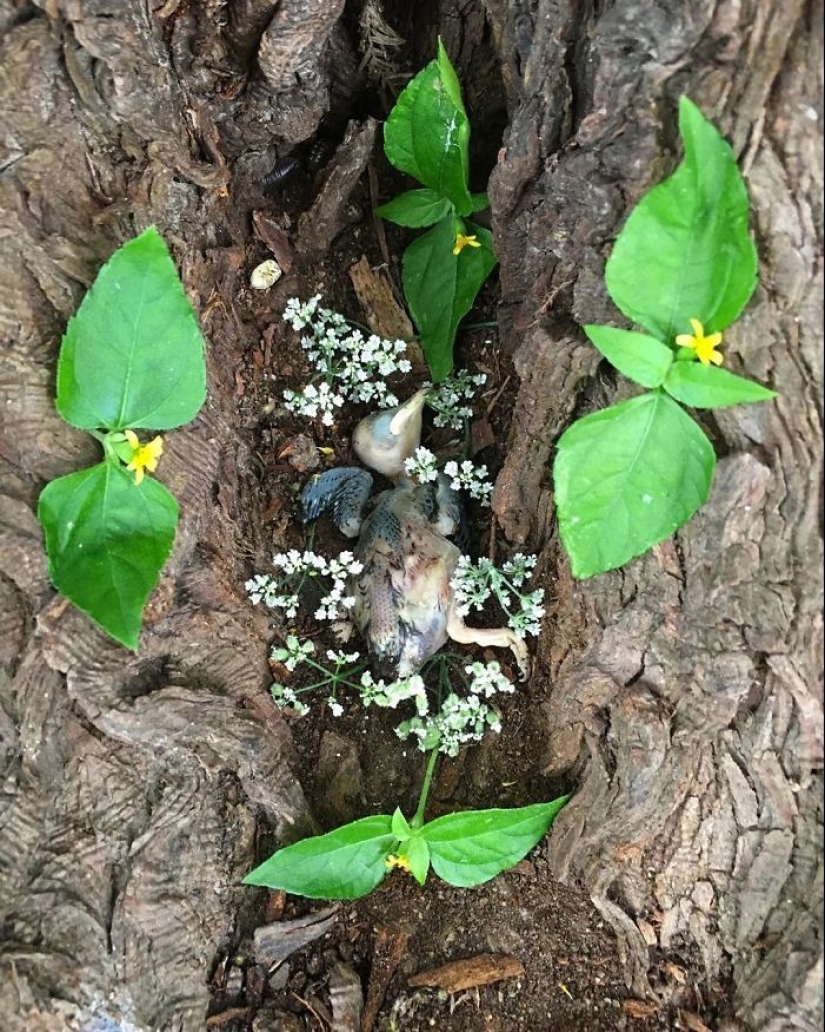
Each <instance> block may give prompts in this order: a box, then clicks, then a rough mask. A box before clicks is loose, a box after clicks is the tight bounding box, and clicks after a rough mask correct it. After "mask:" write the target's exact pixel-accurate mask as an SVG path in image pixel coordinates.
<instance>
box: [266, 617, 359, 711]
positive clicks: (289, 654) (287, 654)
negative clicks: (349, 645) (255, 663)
mask: <svg viewBox="0 0 825 1032" xmlns="http://www.w3.org/2000/svg"><path fill="white" fill-rule="evenodd" d="M313 652H315V645H314V643H313V642H311V641H305V642H303V643H301V642H300V641H299V640H298V638H297V637H296V636H295V635H294V634H288V635H287V636H286V645H285V647H283V648H278V647H277V646H275V647H274V648H273V649H272V651H271V652H270V657H271V658H272V659H273V660H276V661H277V662H278V663H283V665H284V666H285V667H286V668H287V670H289V671H294V670H295V668H296V667H298V666H300V665H301V664H302V663H308V664H309V665H310V666H311V667H313V669H315V670H316V671H318V673H319V674H321V678H320V680H318V681H316V682H315V683H314V684H310V685H307V686H306V687H304V688H299V689H297V690H296V689H294V688H288V687H287V686H286V685H283V684H277V683H276V684H273V685H272V687H271V688H270V692H271V694H272V698H273V699H274V700H275V702H276V704H277V705H278V706H280V707H283V708H286V707H289V708H290V709H293V710H295V712H296V713H298V714H299V715H301V716H303V715H304V714H305V713H308V712H309V707H308V706H307V705H306V704H305V703H303V702H301V701H300V700H299V699H298V695H299V694H302V693H303V692H308V691H312V689H313V688H319V687H323V686H329V689H330V694H329V697H328V698H327V704H328V706H329V708H330V712H331V713H332V715H333V716H334V717H340V716H341V714H342V713H343V712H344V707H343V706H342V705H341V703H340V702H339V701H338V696H337V688H338V686H339V685H340V684H345V685H349V686H350V687H357V686H355V685H353V684H352V682H351V681H350V680H349V677H350V676H351V673H352V671H351V669H347V668H351V667H352V665H353V664H354V663H356V662H357V661H358V659H359V658H360V655H361V654H360V653H359V652H344V651H343V650H341V649H338V650H334V649H327V654H326V658H327V659H328V660H329V662H330V663H332V664H333V669H331V670H330V669H328V668H327V667H324V666H322V665H321V664H320V663H316V662H315V660H314V659H311V658H310V657H311V655H312V653H313Z"/></svg>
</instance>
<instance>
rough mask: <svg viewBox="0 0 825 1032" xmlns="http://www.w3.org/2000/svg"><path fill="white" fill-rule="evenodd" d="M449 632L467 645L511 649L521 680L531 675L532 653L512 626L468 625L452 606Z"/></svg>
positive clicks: (448, 617) (448, 616)
mask: <svg viewBox="0 0 825 1032" xmlns="http://www.w3.org/2000/svg"><path fill="white" fill-rule="evenodd" d="M447 634H448V635H449V636H450V637H451V638H452V639H453V641H457V642H461V643H463V644H467V645H471V644H472V645H482V646H492V647H493V648H506V649H510V651H511V652H512V653H513V655H514V656H515V658H516V663H518V668H519V674H520V680H522V681H526V680H527V678H528V677H529V676H530V654H529V653H528V651H527V645H526V644H525V642H524V640H523V639H522V638H519V637H518V635H517V634H516V632H515V631H514V630H512V628H510V627H494V628H491V627H468V626H467V624H465V623H464V621H463V620H462V619H461V617H460V616H457V615H456V614H455V612H454V611H453V609H452V607H451V608H450V611H449V613H448V614H447Z"/></svg>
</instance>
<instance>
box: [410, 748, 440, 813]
mask: <svg viewBox="0 0 825 1032" xmlns="http://www.w3.org/2000/svg"><path fill="white" fill-rule="evenodd" d="M437 759H438V746H436V748H435V749H433V751H432V752H431V753H430V758H429V760H428V761H427V770H426V771H425V773H424V784H423V785H422V786H421V795H420V796H419V797H418V809H417V810H416V811H415V816H414V817H413V819H412V820H411V821H410V827H411V828H420V827H421V825H422V824H423V823H424V811H425V810H426V808H427V797H428V796H429V794H430V789H431V788H432V784H433V774H434V773H435V762H436V760H437Z"/></svg>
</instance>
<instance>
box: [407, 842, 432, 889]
mask: <svg viewBox="0 0 825 1032" xmlns="http://www.w3.org/2000/svg"><path fill="white" fill-rule="evenodd" d="M403 854H404V856H406V858H407V863H408V864H409V865H410V874H411V875H412V876H413V878H415V880H416V881H417V882H418V884H419V885H423V884H424V882H425V881H426V880H427V871H429V869H430V847H429V846H428V845H427V843H426V841H425V840H424V839H423V838H422V837H421V835H420V833H419V834H417V835H415V836H414V837H413V838H411V839H409V841H407V842H405V843H404V848H403Z"/></svg>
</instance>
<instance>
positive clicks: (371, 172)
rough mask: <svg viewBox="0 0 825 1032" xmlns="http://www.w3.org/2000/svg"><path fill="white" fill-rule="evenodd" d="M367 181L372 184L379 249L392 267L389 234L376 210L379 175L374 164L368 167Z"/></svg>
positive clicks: (373, 222) (374, 225)
mask: <svg viewBox="0 0 825 1032" xmlns="http://www.w3.org/2000/svg"><path fill="white" fill-rule="evenodd" d="M367 179H368V180H369V184H370V204H371V206H372V208H371V210H372V225H373V229H374V230H375V237H376V239H377V241H378V247H379V248H380V250H381V257H382V258H383V259H384V261H385V262H386V264H387V266H388V267H389V265H390V249H389V247H388V246H387V234H386V232H385V230H384V223H383V221H382V220H381V219H380V218H379V217H378V215H376V214H375V209H376V208H377V207H378V173H377V172H376V171H375V165H373V163H372V162H370V163H369V165H368V166H367Z"/></svg>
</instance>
